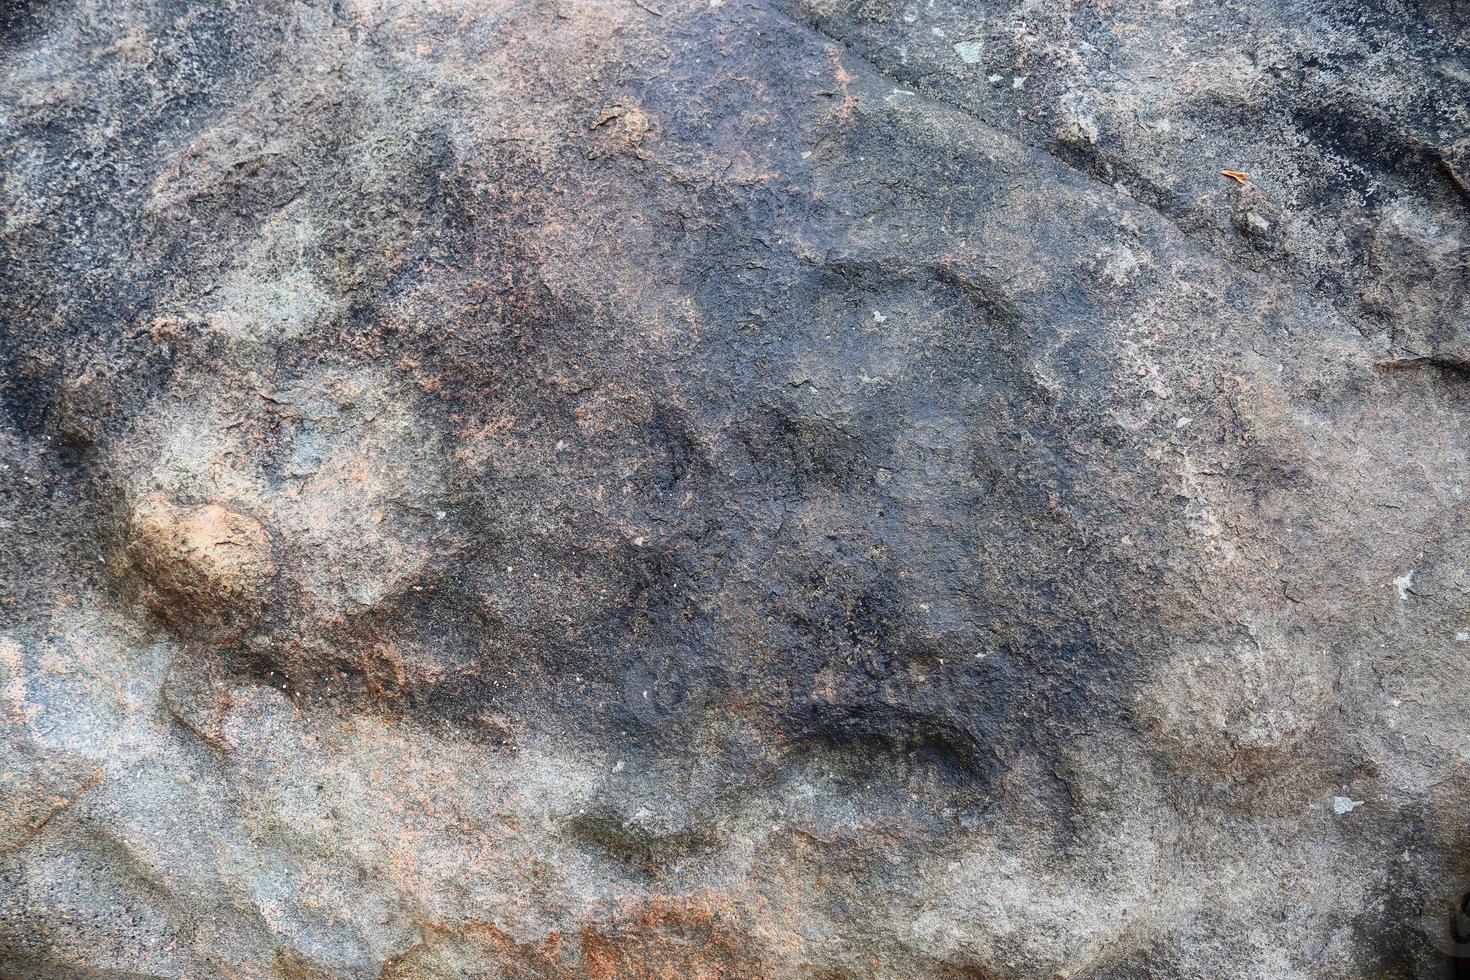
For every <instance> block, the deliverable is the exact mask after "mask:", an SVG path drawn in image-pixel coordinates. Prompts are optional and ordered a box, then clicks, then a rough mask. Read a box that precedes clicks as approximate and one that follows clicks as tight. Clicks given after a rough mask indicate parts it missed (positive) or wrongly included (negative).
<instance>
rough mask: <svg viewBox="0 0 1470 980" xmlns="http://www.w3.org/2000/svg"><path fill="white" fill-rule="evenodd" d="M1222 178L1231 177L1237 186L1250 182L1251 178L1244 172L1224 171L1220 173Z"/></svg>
mask: <svg viewBox="0 0 1470 980" xmlns="http://www.w3.org/2000/svg"><path fill="white" fill-rule="evenodd" d="M1220 176H1222V177H1229V178H1230V179H1231V180H1233V181H1235V182H1236V183H1237V184H1244V183H1245V182H1246V181H1248V180H1250V176H1249V175H1248V174H1246V173H1245V172H1244V171H1242V170H1222V171H1220Z"/></svg>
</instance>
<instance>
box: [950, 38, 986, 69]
mask: <svg viewBox="0 0 1470 980" xmlns="http://www.w3.org/2000/svg"><path fill="white" fill-rule="evenodd" d="M954 53H955V54H957V55H959V56H960V60H961V61H963V62H964V63H965V64H967V65H978V64H979V63H980V56H981V55H983V54H984V53H985V42H984V41H957V42H955V45H954Z"/></svg>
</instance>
